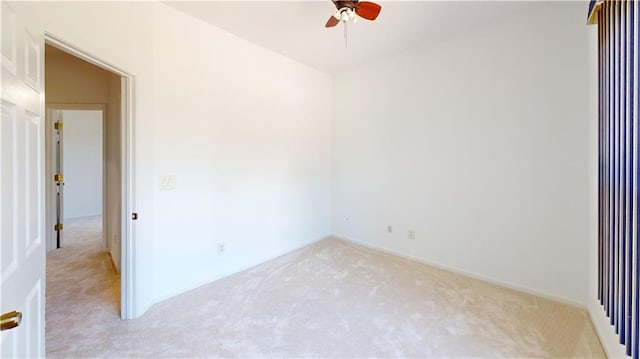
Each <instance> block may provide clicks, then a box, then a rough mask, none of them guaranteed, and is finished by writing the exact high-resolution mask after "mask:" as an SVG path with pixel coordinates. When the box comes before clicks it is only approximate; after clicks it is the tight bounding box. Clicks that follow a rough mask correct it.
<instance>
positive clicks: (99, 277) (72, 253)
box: [46, 216, 120, 356]
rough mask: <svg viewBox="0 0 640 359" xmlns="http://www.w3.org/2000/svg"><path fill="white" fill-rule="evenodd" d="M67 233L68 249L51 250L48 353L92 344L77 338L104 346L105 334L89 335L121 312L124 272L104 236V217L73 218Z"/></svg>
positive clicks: (48, 283)
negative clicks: (121, 273)
mask: <svg viewBox="0 0 640 359" xmlns="http://www.w3.org/2000/svg"><path fill="white" fill-rule="evenodd" d="M64 231H65V237H64V242H63V248H61V249H59V250H56V251H52V252H50V253H48V254H47V287H46V288H47V289H46V321H47V323H46V350H47V356H50V355H54V356H56V355H58V356H59V355H64V354H63V353H71V352H74V344H75V343H78V344H82V345H83V346H87V344H89V343H86V342H83V343H82V342H79V341H77V340H69V339H71V338H80V337H81V338H83V341H86V340H95V341H96V345H102V342H103V340H104V337H100V336H94V337H86V336H85V335H83V333H86V332H87V331H88V330H90V331H91V332H92V333H100V332H101V329H100V324H101V323H102V322H104V321H113V320H114V319H118V318H119V315H120V276H119V275H116V274H115V270H114V268H113V265H112V263H111V259H110V258H109V254H108V253H107V252H106V249H105V244H104V241H103V240H102V216H91V217H83V218H77V219H73V220H68V221H67V222H66V223H65V229H64ZM86 319H90V323H94V324H95V325H96V327H95V328H91V327H87V326H85V325H80V322H82V323H84V324H89V323H88V321H87V320H86ZM89 345H90V344H89Z"/></svg>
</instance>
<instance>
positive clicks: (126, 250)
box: [44, 32, 139, 319]
mask: <svg viewBox="0 0 640 359" xmlns="http://www.w3.org/2000/svg"><path fill="white" fill-rule="evenodd" d="M44 38H45V43H46V44H47V45H51V46H53V47H56V48H58V49H60V50H62V51H64V52H66V53H69V54H71V55H73V56H75V57H77V58H80V59H82V60H84V61H87V62H89V63H91V64H93V65H96V66H98V67H100V68H103V69H105V70H107V71H110V72H112V73H115V74H116V75H119V76H120V77H121V78H122V80H123V81H122V88H121V90H122V91H121V97H122V104H121V106H122V114H123V116H121V117H122V118H121V122H120V125H121V134H120V146H121V154H122V155H121V156H122V164H121V165H122V168H121V171H122V172H121V173H122V177H121V180H122V183H121V185H122V186H121V188H122V198H121V200H122V202H121V203H122V209H121V224H122V228H121V237H120V238H121V243H122V250H121V263H120V286H121V288H120V291H121V295H120V316H121V317H122V319H133V318H136V317H138V316H139V314H138V308H137V305H136V303H138V298H137V291H136V288H137V283H136V278H137V277H138V276H137V262H136V258H137V255H136V246H135V237H136V226H135V222H134V221H132V220H131V213H133V212H137V210H136V188H137V180H136V172H135V168H136V112H135V104H136V97H135V77H134V76H133V75H132V74H131V73H129V72H126V71H124V70H121V69H120V68H118V67H116V66H113V65H111V64H109V63H107V62H105V61H102V60H100V59H99V58H98V57H95V56H93V55H91V54H89V53H88V52H86V51H84V50H82V49H80V48H78V47H76V46H73V45H71V44H69V43H68V42H66V41H64V40H62V39H60V38H58V37H56V36H55V35H52V34H50V33H48V32H45V35H44Z"/></svg>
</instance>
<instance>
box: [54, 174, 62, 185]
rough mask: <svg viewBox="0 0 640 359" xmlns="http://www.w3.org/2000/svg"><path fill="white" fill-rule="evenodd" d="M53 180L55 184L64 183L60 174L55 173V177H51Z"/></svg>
mask: <svg viewBox="0 0 640 359" xmlns="http://www.w3.org/2000/svg"><path fill="white" fill-rule="evenodd" d="M53 180H54V181H56V182H58V183H59V182H62V181H64V176H63V175H62V173H57V174H55V175H53Z"/></svg>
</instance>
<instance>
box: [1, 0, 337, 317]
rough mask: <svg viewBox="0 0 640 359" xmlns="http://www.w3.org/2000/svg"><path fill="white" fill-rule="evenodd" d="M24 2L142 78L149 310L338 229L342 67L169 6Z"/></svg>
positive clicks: (142, 200) (141, 274) (142, 224)
mask: <svg viewBox="0 0 640 359" xmlns="http://www.w3.org/2000/svg"><path fill="white" fill-rule="evenodd" d="M14 8H16V9H17V11H18V12H20V11H28V12H31V13H33V14H34V15H36V16H38V17H40V19H41V20H42V23H43V26H44V28H45V30H46V31H47V32H48V33H50V34H53V35H54V36H56V37H58V38H60V39H62V40H64V41H66V42H68V43H70V44H72V45H74V46H76V47H79V48H81V49H83V50H84V51H86V52H87V53H90V54H92V55H93V56H95V57H97V58H99V59H101V60H103V61H105V62H107V63H110V64H112V65H114V66H116V67H118V68H120V69H122V70H124V71H127V72H128V73H130V74H132V75H133V76H135V97H136V103H135V115H136V123H135V128H134V130H135V134H136V148H135V149H136V158H135V163H136V179H137V183H138V185H137V187H136V198H135V210H136V211H137V212H138V213H139V220H138V221H135V222H134V223H133V225H134V228H135V233H136V238H135V244H134V245H135V248H136V251H137V254H138V256H137V258H136V259H137V262H136V270H137V275H138V277H137V284H138V287H137V290H136V293H137V295H138V301H137V302H136V303H134V308H132V309H133V311H134V313H135V315H141V314H142V313H144V311H145V310H147V309H148V308H149V307H150V306H151V305H152V304H153V303H155V302H157V301H158V300H160V299H162V298H166V297H169V296H173V295H176V294H179V293H181V292H183V291H186V290H188V289H191V288H193V287H195V286H198V285H200V284H204V283H206V282H208V281H211V280H213V279H216V278H219V277H220V276H222V275H225V274H230V273H233V272H235V271H238V270H240V269H242V268H245V267H247V266H252V265H255V264H258V263H260V262H261V261H263V260H266V259H269V258H271V257H273V256H276V255H279V254H282V253H285V252H288V251H291V250H293V249H295V248H298V247H300V246H303V245H305V244H307V243H310V242H312V241H315V240H318V239H321V238H324V237H326V236H328V235H330V234H331V78H330V77H329V76H327V75H324V74H322V73H319V72H317V71H315V70H313V69H311V68H309V67H307V66H304V65H301V64H299V63H296V62H294V61H292V60H289V59H287V58H285V57H283V56H280V55H277V54H275V53H273V52H271V51H269V50H266V49H264V48H261V47H259V46H256V45H253V44H251V43H249V42H247V41H245V40H242V39H240V38H237V37H234V36H232V35H230V34H228V33H225V32H223V31H221V30H218V29H216V28H214V27H211V26H209V25H206V24H204V23H201V22H199V21H197V20H195V19H193V18H190V17H188V16H186V15H184V14H182V13H180V12H178V11H176V10H173V9H172V8H169V7H167V6H166V5H164V4H160V3H148V2H122V3H121V2H76V3H69V2H34V3H16V4H15V6H14ZM113 19H118V21H113ZM163 175H174V176H175V177H176V188H175V190H173V191H160V190H159V189H158V180H159V176H163ZM219 242H224V243H226V246H227V247H226V248H227V250H226V253H225V254H224V255H221V256H218V254H217V244H218V243H219Z"/></svg>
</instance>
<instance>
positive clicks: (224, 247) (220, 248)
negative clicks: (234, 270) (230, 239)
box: [218, 242, 227, 255]
mask: <svg viewBox="0 0 640 359" xmlns="http://www.w3.org/2000/svg"><path fill="white" fill-rule="evenodd" d="M226 250H227V245H226V243H224V242H223V243H218V255H222V254H224V252H225V251H226Z"/></svg>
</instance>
